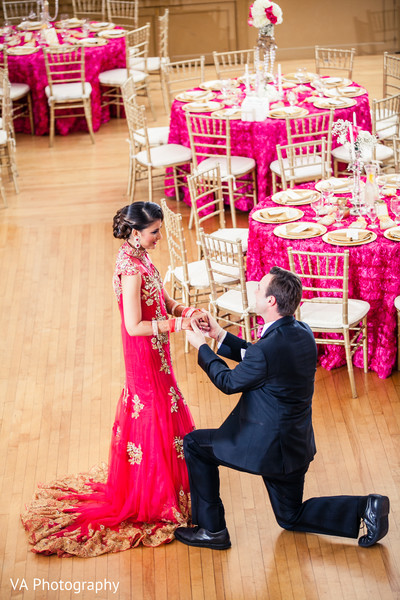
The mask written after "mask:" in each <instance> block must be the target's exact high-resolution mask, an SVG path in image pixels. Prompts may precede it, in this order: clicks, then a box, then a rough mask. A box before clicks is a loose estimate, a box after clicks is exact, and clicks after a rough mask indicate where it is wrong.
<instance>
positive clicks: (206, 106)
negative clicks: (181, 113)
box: [182, 100, 223, 113]
mask: <svg viewBox="0 0 400 600" xmlns="http://www.w3.org/2000/svg"><path fill="white" fill-rule="evenodd" d="M222 106H223V105H222V104H221V102H213V101H212V100H211V101H210V102H188V103H187V104H184V105H183V106H182V108H183V110H188V111H189V112H199V113H202V112H213V111H214V110H219V109H220V108H222Z"/></svg>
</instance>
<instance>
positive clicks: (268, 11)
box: [265, 6, 278, 25]
mask: <svg viewBox="0 0 400 600" xmlns="http://www.w3.org/2000/svg"><path fill="white" fill-rule="evenodd" d="M265 15H266V17H267V19H268V20H269V22H270V23H272V25H275V23H276V22H277V20H278V19H277V18H276V16H275V15H274V11H273V8H272V6H269V7H268V8H266V9H265Z"/></svg>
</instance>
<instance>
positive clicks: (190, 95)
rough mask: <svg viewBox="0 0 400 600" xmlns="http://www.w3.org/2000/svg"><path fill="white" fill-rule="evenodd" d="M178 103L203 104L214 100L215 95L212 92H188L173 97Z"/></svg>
mask: <svg viewBox="0 0 400 600" xmlns="http://www.w3.org/2000/svg"><path fill="white" fill-rule="evenodd" d="M175 98H176V100H179V102H204V101H206V100H212V99H213V98H215V94H213V93H212V92H206V91H203V90H193V91H188V92H182V93H181V94H178V95H177V96H175Z"/></svg>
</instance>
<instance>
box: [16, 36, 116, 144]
mask: <svg viewBox="0 0 400 600" xmlns="http://www.w3.org/2000/svg"><path fill="white" fill-rule="evenodd" d="M84 50H85V74H86V81H88V82H89V83H90V84H91V86H92V96H91V102H92V120H93V129H94V131H97V130H98V129H99V127H100V125H101V124H102V123H106V122H107V121H109V119H110V111H109V107H104V108H103V109H102V108H101V92H100V83H99V74H100V73H101V72H102V71H107V70H109V69H116V68H123V67H125V65H126V61H125V43H124V38H116V39H112V40H108V43H107V44H105V45H104V46H97V47H85V49H84ZM8 69H9V78H10V81H12V82H13V83H19V82H21V83H27V84H28V85H29V87H30V88H31V94H32V105H33V119H34V125H35V134H36V135H45V134H47V133H48V132H49V125H50V121H49V106H48V102H47V97H46V94H45V91H44V90H45V87H46V86H47V75H46V67H45V62H44V55H43V51H42V49H41V48H40V49H39V50H38V51H37V52H35V53H34V54H28V55H24V56H12V55H9V56H8ZM15 130H16V131H17V132H22V133H30V126H29V120H28V119H27V118H20V119H17V120H16V121H15ZM70 131H87V124H86V120H85V118H84V117H71V118H67V119H56V133H58V134H61V135H67V134H68V133H69V132H70Z"/></svg>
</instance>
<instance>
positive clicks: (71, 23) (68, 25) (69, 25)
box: [55, 18, 84, 29]
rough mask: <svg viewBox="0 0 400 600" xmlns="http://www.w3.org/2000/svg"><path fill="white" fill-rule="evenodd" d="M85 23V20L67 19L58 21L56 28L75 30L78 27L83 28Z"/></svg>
mask: <svg viewBox="0 0 400 600" xmlns="http://www.w3.org/2000/svg"><path fill="white" fill-rule="evenodd" d="M83 23H84V20H83V19H75V18H71V19H65V21H56V23H55V26H56V27H57V29H75V28H76V27H82V25H83Z"/></svg>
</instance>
